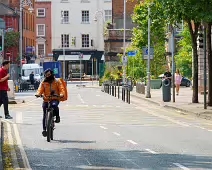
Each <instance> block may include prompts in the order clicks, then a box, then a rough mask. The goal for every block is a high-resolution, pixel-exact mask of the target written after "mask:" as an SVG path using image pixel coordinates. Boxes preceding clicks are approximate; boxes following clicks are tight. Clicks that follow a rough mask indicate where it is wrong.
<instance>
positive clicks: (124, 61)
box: [123, 56, 127, 66]
mask: <svg viewBox="0 0 212 170" xmlns="http://www.w3.org/2000/svg"><path fill="white" fill-rule="evenodd" d="M123 64H124V65H125V66H126V65H127V57H126V56H125V57H124V58H123Z"/></svg>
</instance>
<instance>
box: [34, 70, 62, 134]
mask: <svg viewBox="0 0 212 170" xmlns="http://www.w3.org/2000/svg"><path fill="white" fill-rule="evenodd" d="M44 77H45V78H44V80H43V82H42V83H41V84H40V87H39V88H38V91H37V94H36V95H35V96H36V97H40V96H41V95H43V96H44V97H43V99H44V102H43V132H42V134H43V136H44V137H46V135H47V132H46V125H45V121H46V109H47V107H48V100H49V99H48V96H51V95H53V94H54V95H58V96H60V97H61V98H62V97H64V95H65V90H64V87H63V85H62V84H61V82H60V81H57V80H56V79H55V76H54V73H53V71H52V70H51V69H47V70H45V72H44ZM59 102H60V101H59V99H58V98H57V97H52V100H51V104H52V107H53V108H54V115H55V116H56V120H55V123H59V122H60V115H59V107H58V105H59Z"/></svg>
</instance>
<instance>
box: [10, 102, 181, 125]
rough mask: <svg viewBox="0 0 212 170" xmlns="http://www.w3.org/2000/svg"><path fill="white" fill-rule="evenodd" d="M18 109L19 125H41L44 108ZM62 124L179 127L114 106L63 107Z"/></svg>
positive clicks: (61, 110) (147, 115)
mask: <svg viewBox="0 0 212 170" xmlns="http://www.w3.org/2000/svg"><path fill="white" fill-rule="evenodd" d="M22 110H23V108H16V109H15V111H14V112H12V113H11V114H12V116H13V117H14V121H15V123H18V124H31V125H33V124H41V123H42V116H43V113H42V107H41V106H40V105H39V106H37V104H32V105H31V106H30V107H27V108H25V109H24V111H22ZM60 116H61V124H64V125H70V124H81V123H86V124H98V125H99V124H104V123H105V124H111V125H136V126H143V127H167V126H172V127H174V126H175V127H176V126H179V125H177V124H174V123H172V122H169V121H164V119H160V118H158V117H155V116H152V115H149V114H145V113H142V114H141V111H138V110H136V109H135V108H133V106H128V105H127V107H121V106H112V105H110V106H109V105H68V106H67V105H65V104H64V105H61V106H60Z"/></svg>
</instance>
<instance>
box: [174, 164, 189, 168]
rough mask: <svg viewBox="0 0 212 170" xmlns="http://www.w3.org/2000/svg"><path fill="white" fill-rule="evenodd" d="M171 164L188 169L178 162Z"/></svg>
mask: <svg viewBox="0 0 212 170" xmlns="http://www.w3.org/2000/svg"><path fill="white" fill-rule="evenodd" d="M173 164H174V165H175V166H177V167H179V168H181V169H183V170H190V169H189V168H187V167H185V166H183V165H181V164H179V163H173Z"/></svg>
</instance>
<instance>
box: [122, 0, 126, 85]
mask: <svg viewBox="0 0 212 170" xmlns="http://www.w3.org/2000/svg"><path fill="white" fill-rule="evenodd" d="M123 48H124V51H123V56H122V62H123V67H124V74H123V83H124V84H126V65H127V57H126V0H124V37H123Z"/></svg>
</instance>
